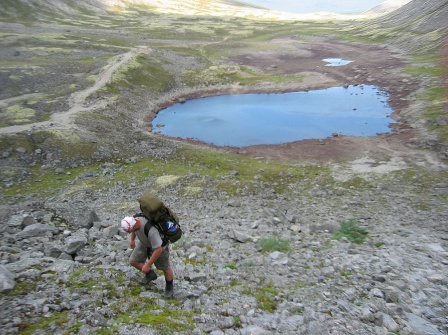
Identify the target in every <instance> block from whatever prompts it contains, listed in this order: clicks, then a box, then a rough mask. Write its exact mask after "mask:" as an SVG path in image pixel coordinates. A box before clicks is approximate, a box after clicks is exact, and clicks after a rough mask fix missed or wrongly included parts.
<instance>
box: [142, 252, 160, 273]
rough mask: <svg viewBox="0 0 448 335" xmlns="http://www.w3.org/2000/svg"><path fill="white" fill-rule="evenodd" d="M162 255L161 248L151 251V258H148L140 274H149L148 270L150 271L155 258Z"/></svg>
mask: <svg viewBox="0 0 448 335" xmlns="http://www.w3.org/2000/svg"><path fill="white" fill-rule="evenodd" d="M161 254H162V246H160V247H158V248H155V249H154V250H153V251H152V255H151V258H149V259H148V260H147V261H146V263H145V265H143V267H142V272H149V270H150V269H151V266H152V265H153V264H154V262H155V261H156V260H157V258H159V256H160V255H161Z"/></svg>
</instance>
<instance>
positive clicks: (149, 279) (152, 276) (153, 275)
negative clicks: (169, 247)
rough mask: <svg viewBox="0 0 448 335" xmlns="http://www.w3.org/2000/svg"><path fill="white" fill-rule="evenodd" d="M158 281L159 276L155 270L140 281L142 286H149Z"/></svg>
mask: <svg viewBox="0 0 448 335" xmlns="http://www.w3.org/2000/svg"><path fill="white" fill-rule="evenodd" d="M156 279H157V274H156V273H155V272H154V271H153V270H149V272H147V273H146V274H145V276H144V277H143V278H142V279H141V280H140V282H139V283H140V284H142V285H148V284H149V283H150V282H152V281H153V280H156Z"/></svg>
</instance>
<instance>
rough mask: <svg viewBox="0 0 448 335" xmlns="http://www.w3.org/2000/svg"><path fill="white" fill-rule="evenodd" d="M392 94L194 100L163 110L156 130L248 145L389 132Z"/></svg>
mask: <svg viewBox="0 0 448 335" xmlns="http://www.w3.org/2000/svg"><path fill="white" fill-rule="evenodd" d="M387 99H388V95H387V94H386V93H385V92H383V91H380V90H379V89H378V88H377V87H375V86H372V85H360V86H349V87H332V88H328V89H322V90H314V91H308V92H293V93H283V94H273V93H271V94H232V95H222V96H213V97H207V98H201V99H193V100H189V101H186V102H185V103H179V104H176V105H173V106H171V107H169V108H166V109H164V110H162V111H160V112H159V113H158V114H157V116H156V118H155V119H154V120H153V122H152V123H153V127H154V130H153V131H154V132H157V133H161V134H163V135H166V136H171V137H180V138H184V139H187V138H191V139H195V140H200V141H203V142H206V143H210V144H215V145H219V146H235V147H244V146H249V145H256V144H279V143H286V142H293V141H298V140H303V139H316V138H326V137H329V136H332V134H334V133H338V134H343V135H355V136H372V135H375V134H377V133H384V132H389V131H390V130H391V129H390V127H389V125H390V123H393V122H394V121H393V120H392V119H391V118H389V115H390V114H391V113H392V109H391V108H390V106H389V105H388V103H387Z"/></svg>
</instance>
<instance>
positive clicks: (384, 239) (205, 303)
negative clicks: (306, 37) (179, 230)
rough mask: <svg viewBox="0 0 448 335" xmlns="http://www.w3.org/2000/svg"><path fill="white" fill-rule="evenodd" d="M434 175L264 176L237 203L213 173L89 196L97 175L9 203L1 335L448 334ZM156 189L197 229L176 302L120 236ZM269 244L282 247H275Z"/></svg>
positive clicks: (186, 249) (439, 189)
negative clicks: (200, 179) (352, 235)
mask: <svg viewBox="0 0 448 335" xmlns="http://www.w3.org/2000/svg"><path fill="white" fill-rule="evenodd" d="M123 168H125V167H124V166H120V165H118V164H110V165H108V166H104V167H103V171H102V172H103V173H105V174H108V173H111V171H112V172H113V171H114V170H115V171H117V170H119V169H123ZM96 173H97V174H99V172H96ZM237 177H238V173H237V172H235V173H232V174H231V175H229V176H227V177H226V178H227V179H234V178H237ZM420 177H421V178H420V179H419V178H414V179H412V178H411V180H409V179H408V176H406V175H404V174H403V175H401V174H396V175H394V176H389V177H385V176H383V177H382V178H376V177H375V176H373V175H372V176H371V179H370V182H369V184H370V187H366V188H363V189H358V188H356V187H353V186H351V185H350V183H349V184H343V183H342V184H339V185H338V186H336V183H332V184H325V183H317V182H316V183H311V184H310V183H309V181H306V180H303V181H302V182H299V183H295V184H290V185H289V191H287V192H284V193H277V192H276V191H275V190H274V189H275V185H274V184H269V183H265V182H262V181H259V182H257V181H256V179H255V181H254V183H253V184H254V190H255V191H249V190H248V189H241V190H239V192H238V194H237V195H235V196H230V197H229V196H227V195H226V194H225V193H223V192H222V191H219V189H217V188H215V187H214V186H213V185H214V183H216V182H219V181H216V180H213V179H212V178H210V177H207V180H206V181H205V180H204V181H205V182H207V184H208V187H205V188H203V189H202V190H201V191H200V192H199V191H198V192H196V193H195V195H194V196H193V195H191V196H188V195H185V186H182V185H185V184H183V183H180V182H179V179H178V178H172V179H169V178H167V177H164V178H162V177H159V178H152V179H151V178H150V179H148V180H147V181H146V182H145V183H143V184H134V185H132V191H130V190H129V187H124V186H123V185H122V184H121V183H120V182H116V183H112V185H111V186H109V187H104V188H103V189H96V190H95V189H84V190H83V189H79V185H82V184H83V182H85V181H86V180H88V179H90V178H95V173H92V174H86V175H84V176H82V177H79V180H77V181H76V182H75V183H74V184H73V191H72V192H71V193H67V191H68V190H64V192H61V193H60V194H59V195H57V196H55V197H53V198H50V199H47V200H46V201H44V202H37V201H33V200H32V199H29V200H28V201H24V202H21V203H19V204H9V205H7V206H2V207H1V211H2V215H1V217H2V219H3V222H2V225H1V227H2V229H1V233H0V234H1V235H0V238H1V241H2V246H1V248H0V252H1V253H0V255H1V263H2V264H1V266H0V288H1V291H2V297H1V301H2V309H1V311H0V320H1V321H0V324H1V326H0V329H1V331H2V333H3V334H18V333H21V331H23V330H27V331H29V329H37V330H36V331H35V332H34V334H44V333H47V332H49V331H51V332H53V333H55V334H62V333H64V332H72V333H77V334H92V333H95V332H99V331H106V330H105V329H108V330H107V331H108V332H110V333H119V334H164V333H170V334H206V333H208V334H215V335H216V334H313V335H316V334H329V333H332V334H392V333H394V334H401V335H411V334H412V335H414V334H435V335H438V334H447V333H448V329H447V327H446V325H447V324H448V322H447V321H448V314H447V312H448V311H447V309H446V306H447V304H448V289H447V284H448V231H447V225H446V224H447V222H446V218H447V217H448V208H447V206H446V196H447V195H448V184H446V183H443V182H440V181H434V180H432V181H431V179H430V178H428V179H427V178H424V173H422V174H421V176H420ZM186 178H187V179H188V177H186ZM190 178H193V176H191V177H190ZM389 178H390V179H389ZM69 188H70V187H69ZM148 189H151V190H155V191H157V193H158V194H159V196H160V197H161V198H162V199H164V200H165V201H166V202H167V203H168V204H169V205H170V206H171V207H172V208H173V209H174V210H175V211H176V212H177V213H178V214H179V216H180V217H181V218H182V225H183V228H184V230H185V236H184V237H183V239H182V240H181V241H180V242H179V243H176V244H175V245H174V246H172V254H173V257H172V263H173V269H174V272H175V275H176V281H175V288H176V290H175V292H176V293H175V299H174V300H164V299H162V298H161V295H160V293H161V292H162V290H163V288H164V281H163V276H161V277H159V278H158V279H157V280H156V281H155V283H154V285H151V286H149V287H143V286H141V285H139V284H138V283H137V282H138V279H139V277H140V276H141V274H140V273H138V272H137V271H136V270H135V269H133V268H131V267H130V266H129V265H128V264H127V259H128V256H129V253H130V249H129V248H128V236H126V235H125V234H123V233H122V232H120V231H119V229H118V222H119V220H120V219H121V218H122V217H123V216H124V215H126V214H128V213H134V212H137V211H138V207H137V202H136V197H137V195H139V194H141V193H143V192H145V191H147V190H148ZM342 221H351V222H354V223H356V225H357V226H359V227H362V228H363V229H365V230H366V231H367V232H368V238H367V240H366V241H365V242H364V243H362V244H356V243H353V242H351V241H350V240H349V239H347V238H342V239H340V240H335V239H334V238H333V233H334V232H336V231H337V230H338V229H339V226H340V223H341V222H342ZM266 240H268V241H270V242H272V241H277V242H278V243H276V244H275V245H276V247H275V248H273V249H269V247H268V246H266V245H265V244H263V243H262V242H263V241H266ZM159 275H161V273H159ZM181 311H183V312H181ZM164 324H166V325H167V326H166V328H165V326H164ZM168 325H171V326H168ZM32 327H33V328H32ZM38 329H40V330H38Z"/></svg>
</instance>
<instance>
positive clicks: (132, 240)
mask: <svg viewBox="0 0 448 335" xmlns="http://www.w3.org/2000/svg"><path fill="white" fill-rule="evenodd" d="M129 245H130V247H131V249H134V248H135V233H134V232H132V233H131V242H130V243H129Z"/></svg>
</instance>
